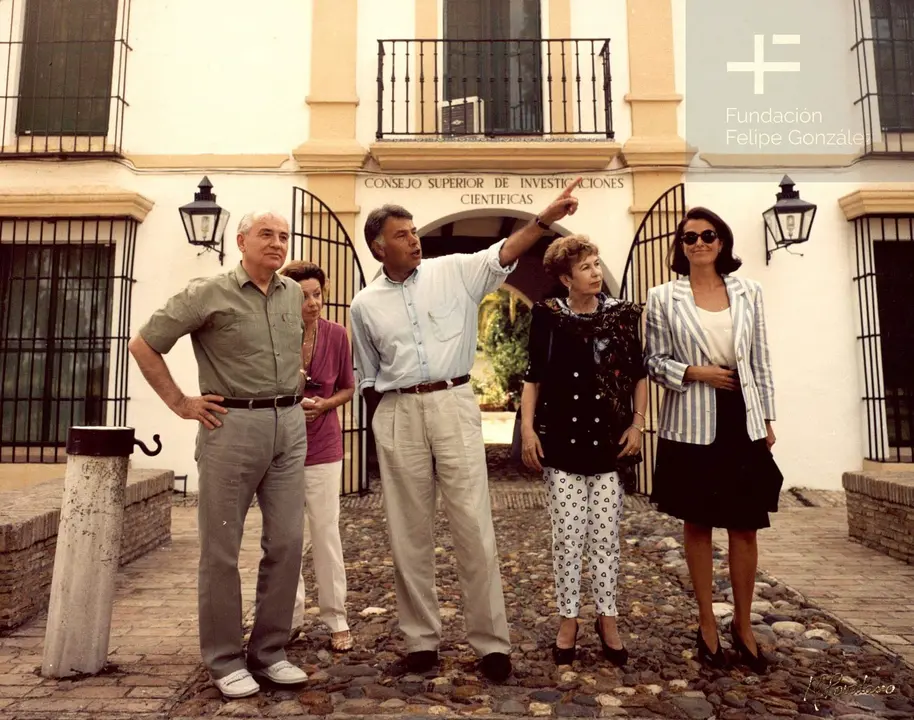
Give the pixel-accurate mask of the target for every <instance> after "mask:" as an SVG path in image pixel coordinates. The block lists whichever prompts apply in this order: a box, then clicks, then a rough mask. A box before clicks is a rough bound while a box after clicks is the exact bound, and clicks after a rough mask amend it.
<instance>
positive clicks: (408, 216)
mask: <svg viewBox="0 0 914 720" xmlns="http://www.w3.org/2000/svg"><path fill="white" fill-rule="evenodd" d="M388 218H397V219H399V220H412V219H413V215H412V213H411V212H410V211H409V210H407V209H406V208H404V207H401V206H400V205H382V206H381V207H379V208H376V209H375V210H372V211H371V212H370V213H369V214H368V218H367V219H366V220H365V242H366V243H368V249H369V250H371V254H372V256H373V257H374V259H375V260H380V259H381V258H379V257H378V255H377V253H376V252H375V250H374V244H375V243H378V244H379V245H383V243H384V237H383V236H382V235H381V233H382V231H383V230H384V223H386V222H387V219H388Z"/></svg>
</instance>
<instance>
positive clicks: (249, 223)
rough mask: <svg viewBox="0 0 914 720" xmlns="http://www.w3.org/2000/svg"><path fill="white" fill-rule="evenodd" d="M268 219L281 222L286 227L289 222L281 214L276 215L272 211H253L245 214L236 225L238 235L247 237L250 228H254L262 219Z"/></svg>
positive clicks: (276, 213)
mask: <svg viewBox="0 0 914 720" xmlns="http://www.w3.org/2000/svg"><path fill="white" fill-rule="evenodd" d="M268 217H272V218H276V219H277V220H282V221H283V222H285V223H286V225H288V224H289V221H288V220H287V219H286V217H285V215H283V214H282V213H278V212H275V211H273V210H255V211H252V212H249V213H247V214H245V216H244V217H243V218H241V221H240V222H239V223H238V234H239V235H247V234H248V233H249V232H251V228H252V227H254V226H255V225H256V224H257V223H259V222H260V221H261V220H263V219H264V218H268Z"/></svg>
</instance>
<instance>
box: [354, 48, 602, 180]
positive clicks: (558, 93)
mask: <svg viewBox="0 0 914 720" xmlns="http://www.w3.org/2000/svg"><path fill="white" fill-rule="evenodd" d="M377 84H378V99H377V103H378V105H377V131H376V138H377V142H376V143H375V144H374V145H373V146H372V154H373V155H374V156H375V158H376V159H377V160H378V161H379V163H380V164H381V165H382V167H384V168H386V169H420V167H421V168H424V169H486V168H487V167H488V166H489V165H491V167H492V168H493V169H497V168H499V167H502V166H503V165H502V163H503V159H504V157H505V155H506V153H510V154H511V157H512V160H513V161H512V167H513V168H515V169H516V168H533V167H541V168H544V169H545V168H548V167H563V168H566V169H602V168H605V167H606V166H607V165H608V164H609V162H610V161H611V160H612V158H613V157H615V155H616V154H618V151H619V146H618V144H617V143H616V142H614V138H615V135H614V132H613V115H612V113H613V105H612V74H611V71H610V41H609V40H608V39H605V38H603V39H587V38H578V39H568V38H564V39H548V40H440V39H432V40H421V39H420V40H379V41H378V76H377ZM531 141H537V142H531ZM519 150H520V151H522V152H521V153H519V152H518V151H519ZM468 151H469V152H468ZM521 154H522V155H523V157H521V156H520V155H521ZM418 155H421V156H422V157H421V158H420V157H418Z"/></svg>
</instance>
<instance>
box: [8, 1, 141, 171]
mask: <svg viewBox="0 0 914 720" xmlns="http://www.w3.org/2000/svg"><path fill="white" fill-rule="evenodd" d="M4 6H5V8H6V9H7V11H8V12H0V38H2V40H0V75H2V76H3V78H4V81H3V86H2V88H0V93H2V94H0V113H2V114H0V159H13V158H28V157H48V156H52V157H85V156H89V157H105V156H107V157H117V156H120V155H121V154H122V147H123V132H124V112H125V110H126V107H127V102H126V100H125V99H124V92H125V84H126V72H127V55H128V53H129V51H130V46H129V45H128V42H127V35H128V28H129V22H130V0H68V2H65V3H63V2H59V0H27V2H24V7H23V0H9V1H8V2H6V3H3V4H2V5H0V7H4Z"/></svg>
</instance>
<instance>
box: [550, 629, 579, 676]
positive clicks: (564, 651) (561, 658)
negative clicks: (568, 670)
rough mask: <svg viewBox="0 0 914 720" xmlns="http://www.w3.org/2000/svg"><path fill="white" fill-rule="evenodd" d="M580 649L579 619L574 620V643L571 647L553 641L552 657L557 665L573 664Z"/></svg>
mask: <svg viewBox="0 0 914 720" xmlns="http://www.w3.org/2000/svg"><path fill="white" fill-rule="evenodd" d="M577 651H578V621H577V620H575V622H574V644H573V645H572V646H571V647H570V648H560V647H559V644H558V642H554V643H552V659H553V660H555V664H556V665H571V664H572V663H573V662H574V660H575V657H576V656H577Z"/></svg>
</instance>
